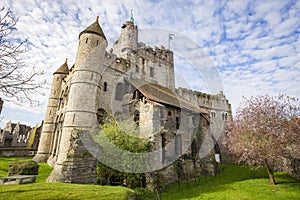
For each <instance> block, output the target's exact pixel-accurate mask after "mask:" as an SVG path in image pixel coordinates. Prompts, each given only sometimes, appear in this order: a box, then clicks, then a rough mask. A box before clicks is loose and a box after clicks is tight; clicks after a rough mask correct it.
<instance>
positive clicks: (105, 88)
mask: <svg viewBox="0 0 300 200" xmlns="http://www.w3.org/2000/svg"><path fill="white" fill-rule="evenodd" d="M103 91H104V92H107V82H104V84H103Z"/></svg>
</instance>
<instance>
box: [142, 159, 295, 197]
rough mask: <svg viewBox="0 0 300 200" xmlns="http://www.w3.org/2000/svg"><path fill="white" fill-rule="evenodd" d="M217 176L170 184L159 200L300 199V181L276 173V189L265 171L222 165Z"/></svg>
mask: <svg viewBox="0 0 300 200" xmlns="http://www.w3.org/2000/svg"><path fill="white" fill-rule="evenodd" d="M219 168H220V174H219V175H218V176H216V177H201V178H200V179H199V180H197V182H195V181H192V182H190V183H189V184H187V183H181V184H180V186H179V185H178V184H177V183H176V184H171V185H168V186H167V187H166V190H165V191H164V192H163V193H162V194H160V199H162V200H165V199H172V200H173V199H213V200H219V199H228V200H246V199H247V200H251V199H259V200H260V199H263V200H268V199H284V200H285V199H288V200H290V199H298V200H299V199H300V181H297V180H295V179H293V178H291V177H290V176H289V175H287V174H284V173H281V172H276V173H275V179H276V181H277V183H278V184H277V185H276V186H271V185H270V184H269V179H268V174H267V172H266V170H265V169H260V170H250V169H249V168H247V167H240V166H238V165H235V164H221V165H219ZM151 198H152V199H154V198H155V195H154V194H150V193H148V194H144V195H140V196H139V199H151Z"/></svg>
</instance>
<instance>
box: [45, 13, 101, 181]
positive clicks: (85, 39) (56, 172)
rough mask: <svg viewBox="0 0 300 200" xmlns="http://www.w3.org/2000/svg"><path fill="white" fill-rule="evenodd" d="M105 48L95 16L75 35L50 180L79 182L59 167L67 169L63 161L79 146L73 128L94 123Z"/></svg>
mask: <svg viewBox="0 0 300 200" xmlns="http://www.w3.org/2000/svg"><path fill="white" fill-rule="evenodd" d="M106 47H107V40H106V38H105V35H104V33H103V31H102V29H101V27H100V25H99V23H98V17H97V19H96V21H95V22H94V23H93V24H91V25H90V26H89V27H87V28H86V29H85V30H84V31H82V32H81V33H80V34H79V45H78V49H77V56H76V61H75V66H74V68H73V70H72V75H71V76H72V77H71V83H70V90H69V96H68V103H67V105H66V110H65V113H64V117H63V119H64V122H63V128H62V134H61V135H62V137H61V140H60V146H59V151H58V157H57V160H56V163H55V166H54V169H53V171H52V173H51V175H50V177H49V178H48V181H50V182H56V181H62V182H80V181H82V180H77V178H80V177H79V176H78V177H77V178H76V177H72V175H70V176H66V174H68V173H69V172H63V170H67V169H66V168H65V167H64V165H65V164H66V163H72V162H75V161H74V159H73V157H74V155H75V154H77V153H78V151H80V149H81V148H77V147H78V145H79V144H78V141H77V139H76V137H75V138H74V135H72V133H73V131H74V130H75V129H81V130H82V129H90V128H92V127H94V126H96V125H97V124H98V122H97V110H98V109H99V108H98V105H99V100H98V99H99V95H100V91H101V90H100V81H101V78H102V72H103V63H104V59H105V53H106ZM75 143H76V144H75ZM74 146H76V148H75V147H74ZM74 148H75V149H74ZM71 154H72V155H71ZM79 154H80V153H79ZM82 162H83V161H82ZM74 165H75V164H74ZM72 166H73V165H72ZM72 166H68V167H67V168H68V170H76V169H78V170H79V168H80V167H79V166H76V167H75V168H76V169H73V168H72ZM85 167H86V166H85ZM82 170H84V169H82ZM84 171H85V172H82V173H87V174H86V176H87V177H88V176H89V175H90V174H89V173H91V172H89V169H88V167H87V168H86V169H85V170H84Z"/></svg>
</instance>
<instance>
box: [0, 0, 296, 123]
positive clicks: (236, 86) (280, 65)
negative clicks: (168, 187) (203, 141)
mask: <svg viewBox="0 0 300 200" xmlns="http://www.w3.org/2000/svg"><path fill="white" fill-rule="evenodd" d="M4 6H6V7H10V8H11V9H12V11H13V12H14V14H15V15H16V16H19V17H20V19H19V22H18V24H17V28H18V31H19V32H20V33H22V34H23V36H25V37H27V38H28V39H29V41H30V46H29V51H28V52H27V53H26V54H24V55H23V58H24V61H25V62H26V63H27V64H28V65H30V66H36V67H38V68H40V69H43V70H44V71H45V72H46V76H45V78H47V80H48V83H51V81H52V73H53V72H54V71H55V70H56V69H57V68H58V67H59V66H60V65H61V64H63V62H64V60H65V58H66V57H67V58H68V59H69V62H68V63H69V66H71V65H72V64H73V63H74V62H75V56H76V50H77V45H78V34H79V33H80V32H81V31H82V30H83V29H84V28H86V27H87V26H88V25H90V24H91V23H93V22H94V20H95V17H96V16H97V15H99V16H100V23H101V26H102V29H103V31H104V33H105V34H106V37H107V38H108V40H109V43H110V44H111V43H112V42H113V41H114V40H115V39H116V38H117V37H118V34H119V32H120V30H121V25H122V23H123V22H124V21H126V20H129V18H130V10H131V9H133V14H134V18H135V23H136V24H137V25H138V27H139V29H144V28H149V27H152V28H153V27H159V28H162V29H167V30H172V31H174V32H178V33H181V34H183V35H185V36H186V37H188V38H190V39H191V40H192V41H194V42H195V43H197V44H198V45H199V46H201V47H202V48H203V50H207V51H208V54H209V55H210V57H211V60H212V63H213V64H214V65H215V66H216V68H217V69H218V70H219V74H220V76H221V77H222V79H223V85H224V90H225V94H226V96H227V97H228V98H229V101H230V102H231V103H232V104H233V108H234V109H235V108H236V107H237V105H238V103H239V101H240V100H241V96H242V95H246V96H249V95H256V94H265V93H270V94H276V93H278V92H284V93H287V94H290V95H294V96H298V97H299V96H300V89H299V87H298V83H299V78H298V77H300V37H299V29H300V21H299V18H300V2H299V1H296V2H295V1H292V0H288V1H281V0H275V1H274V0H272V1H271V0H265V1H239V0H233V1H217V0H214V1H213V0H212V1H201V0H193V1H173V0H166V1H146V0H132V1H131V0H111V1H104V0H102V1H96V0H85V1H71V0H66V1H65V0H64V1H58V0H57V1H50V0H47V1H34V0H28V1H23V0H14V1H12V0H4ZM172 42H173V43H172V44H175V43H176V42H177V44H178V45H179V42H180V41H178V38H177V41H176V36H175V38H174V40H173V41H172ZM162 43H164V44H163V45H165V46H166V45H167V39H166V41H164V42H162ZM181 45H184V43H182V44H181ZM187 74H192V71H190V73H187ZM191 79H192V78H191ZM192 84H193V85H197V82H195V81H193V82H192ZM201 84H202V83H199V85H201ZM203 87H204V86H203V85H202V86H199V88H203ZM46 93H47V94H48V91H46ZM40 98H41V101H42V102H44V105H42V106H41V107H40V108H39V111H40V114H39V115H36V117H34V115H33V114H29V115H30V117H31V118H32V119H31V120H28V119H26V118H24V121H25V120H26V121H32V124H35V122H37V121H41V120H42V118H43V112H44V108H45V106H46V105H45V104H46V102H47V96H46V97H40ZM4 106H5V107H7V109H6V110H4V111H3V113H2V114H3V115H5V116H11V117H12V118H14V116H13V115H9V114H8V113H9V109H11V110H13V111H17V110H22V112H23V111H24V110H26V112H29V111H31V110H33V109H32V108H30V107H29V106H26V105H25V106H22V108H21V107H18V106H16V105H11V104H8V103H5V104H4ZM42 107H43V108H42ZM41 110H42V111H41ZM5 120H8V119H7V117H5ZM20 120H21V119H20ZM2 123H3V122H2ZM5 123H6V121H5ZM2 126H3V125H2Z"/></svg>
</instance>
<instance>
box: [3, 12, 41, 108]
mask: <svg viewBox="0 0 300 200" xmlns="http://www.w3.org/2000/svg"><path fill="white" fill-rule="evenodd" d="M17 22H18V18H16V17H15V16H14V15H13V13H12V11H11V10H10V9H5V8H4V7H2V8H0V97H1V98H2V99H3V100H5V101H12V102H14V103H17V104H23V103H27V102H29V103H30V105H38V104H39V102H38V100H36V99H34V98H33V95H40V94H42V92H41V89H42V87H43V86H44V85H45V83H46V81H45V80H40V77H41V76H42V75H43V74H44V72H43V71H36V69H35V68H34V67H32V66H27V65H26V64H25V63H24V61H23V60H22V58H21V57H20V55H21V54H23V53H25V52H26V51H27V50H26V44H27V42H28V41H27V39H25V40H24V39H22V38H19V37H17V36H16V35H15V34H14V33H15V32H16V30H17V29H16V24H17Z"/></svg>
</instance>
